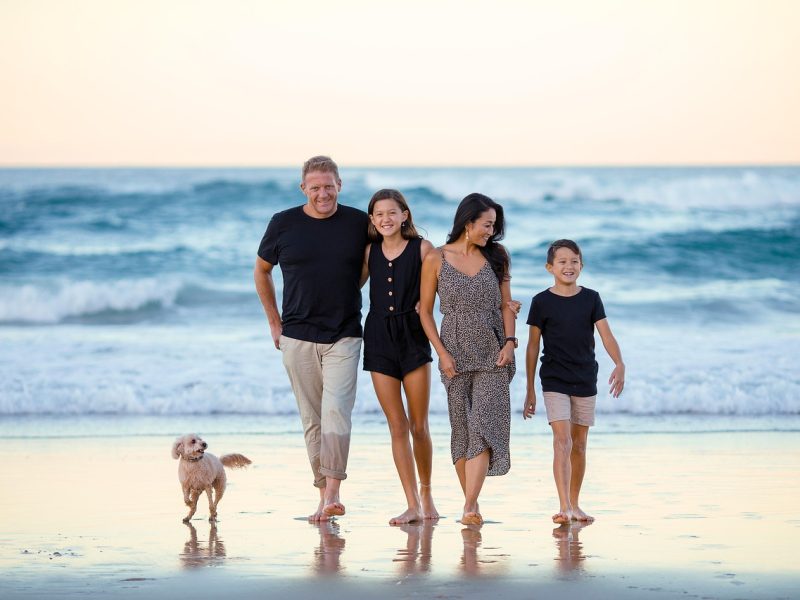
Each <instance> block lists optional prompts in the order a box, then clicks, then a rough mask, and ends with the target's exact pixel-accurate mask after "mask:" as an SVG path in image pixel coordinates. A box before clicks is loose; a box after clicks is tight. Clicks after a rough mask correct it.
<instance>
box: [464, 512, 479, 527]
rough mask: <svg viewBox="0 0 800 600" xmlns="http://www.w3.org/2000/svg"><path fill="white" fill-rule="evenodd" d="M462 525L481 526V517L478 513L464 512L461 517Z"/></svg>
mask: <svg viewBox="0 0 800 600" xmlns="http://www.w3.org/2000/svg"><path fill="white" fill-rule="evenodd" d="M461 524H462V525H483V517H482V516H481V513H478V512H465V513H464V514H463V515H462V516H461Z"/></svg>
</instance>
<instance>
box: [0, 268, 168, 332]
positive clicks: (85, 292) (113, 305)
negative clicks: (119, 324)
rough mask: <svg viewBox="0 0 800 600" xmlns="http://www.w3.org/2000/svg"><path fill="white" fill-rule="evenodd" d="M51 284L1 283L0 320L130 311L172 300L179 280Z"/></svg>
mask: <svg viewBox="0 0 800 600" xmlns="http://www.w3.org/2000/svg"><path fill="white" fill-rule="evenodd" d="M51 285H52V286H51V287H47V288H45V287H41V286H35V285H23V286H20V287H10V286H7V285H4V286H0V322H6V323H8V322H18V323H58V322H59V321H61V320H63V319H65V318H67V317H78V316H86V315H93V314H97V313H101V312H105V311H131V310H138V309H141V308H144V307H146V306H148V305H151V304H155V305H158V306H161V307H169V306H172V305H173V304H174V303H175V298H176V297H177V295H178V292H179V291H180V288H181V284H180V283H179V282H176V281H170V280H166V281H164V280H161V279H157V278H144V279H124V280H118V281H108V282H102V283H97V282H93V281H57V280H56V281H53V282H51Z"/></svg>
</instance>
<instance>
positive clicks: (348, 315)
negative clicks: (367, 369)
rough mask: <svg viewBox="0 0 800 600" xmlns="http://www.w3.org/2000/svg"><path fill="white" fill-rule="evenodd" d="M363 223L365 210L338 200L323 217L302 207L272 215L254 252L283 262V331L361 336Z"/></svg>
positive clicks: (309, 336)
mask: <svg viewBox="0 0 800 600" xmlns="http://www.w3.org/2000/svg"><path fill="white" fill-rule="evenodd" d="M367 224H368V217H367V214H366V213H365V212H364V211H361V210H358V209H356V208H352V207H349V206H343V205H342V204H339V205H338V207H337V208H336V212H335V213H333V215H331V216H330V217H328V218H326V219H315V218H313V217H309V216H308V215H307V214H306V213H305V212H303V207H302V206H298V207H295V208H290V209H288V210H284V211H282V212H279V213H275V215H273V217H272V219H271V220H270V222H269V225H268V226H267V231H266V232H265V233H264V237H263V238H262V240H261V245H260V246H259V248H258V255H259V256H260V257H261V258H262V259H264V260H265V261H267V262H268V263H270V264H273V265H280V267H281V273H282V274H283V309H282V314H281V320H282V325H283V335H285V336H287V337H290V338H294V339H297V340H304V341H307V342H316V343H320V344H332V343H334V342H336V341H337V340H340V339H342V338H345V337H361V289H360V286H359V282H360V279H361V267H362V265H363V263H364V249H365V248H366V245H367Z"/></svg>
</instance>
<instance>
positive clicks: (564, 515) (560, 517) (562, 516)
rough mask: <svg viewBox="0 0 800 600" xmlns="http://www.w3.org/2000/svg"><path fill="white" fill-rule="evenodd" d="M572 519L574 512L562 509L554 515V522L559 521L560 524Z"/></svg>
mask: <svg viewBox="0 0 800 600" xmlns="http://www.w3.org/2000/svg"><path fill="white" fill-rule="evenodd" d="M570 521H572V514H571V513H569V512H567V511H564V510H561V511H559V512H557V513H556V514H554V515H553V523H558V524H559V525H564V524H566V523H569V522H570Z"/></svg>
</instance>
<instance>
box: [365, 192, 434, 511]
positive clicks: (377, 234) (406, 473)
mask: <svg viewBox="0 0 800 600" xmlns="http://www.w3.org/2000/svg"><path fill="white" fill-rule="evenodd" d="M367 213H368V214H369V221H370V224H369V230H368V231H369V238H370V240H372V243H371V244H369V245H368V246H367V249H366V253H365V256H364V267H365V269H366V270H368V272H369V280H370V284H369V303H370V308H369V314H368V315H367V320H366V322H365V323H364V370H365V371H370V372H371V375H372V384H373V386H374V387H375V394H376V395H377V396H378V401H379V402H380V404H381V408H383V412H384V414H385V415H386V421H387V423H388V424H389V431H390V434H391V436H392V456H393V457H394V464H395V467H397V474H398V475H399V476H400V483H401V485H402V486H403V492H404V493H405V496H406V503H407V505H408V508H407V509H406V510H405V512H403V513H401V514H399V515H397V516H396V517H393V518H392V519H390V520H389V523H390V524H391V525H401V524H404V523H414V522H417V521H422V520H423V519H438V518H439V513H438V512H437V511H436V506H435V505H434V503H433V495H432V493H431V463H432V461H433V444H432V443H431V434H430V430H429V428H428V404H429V402H430V389H431V368H430V363H431V361H432V360H433V359H432V358H431V347H430V344H429V343H428V340H427V338H426V337H425V332H424V331H422V328H421V327H420V321H419V315H418V314H417V311H416V306H417V303H418V302H419V283H420V268H421V263H422V260H423V259H424V258H425V256H426V255H427V254H428V253H429V252H430V251H432V250H433V244H431V243H430V242H429V241H427V240H423V239H422V237H421V236H420V235H419V234H418V233H417V230H416V228H415V227H414V220H413V219H412V217H411V211H410V210H409V208H408V203H407V202H406V199H405V198H404V197H403V195H402V194H401V193H400V192H398V191H397V190H391V189H384V190H379V191H377V192H375V194H374V195H373V196H372V199H371V200H370V202H369V207H368V208H367ZM401 386H402V388H403V389H404V390H405V393H406V400H407V401H408V415H406V411H405V409H404V407H403V397H402V395H401ZM409 433H411V438H412V440H413V442H414V447H413V453H412V448H411V444H410V443H409ZM415 463H416V470H417V472H418V473H419V481H420V488H419V491H417V477H416V474H415V472H414V466H415Z"/></svg>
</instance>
